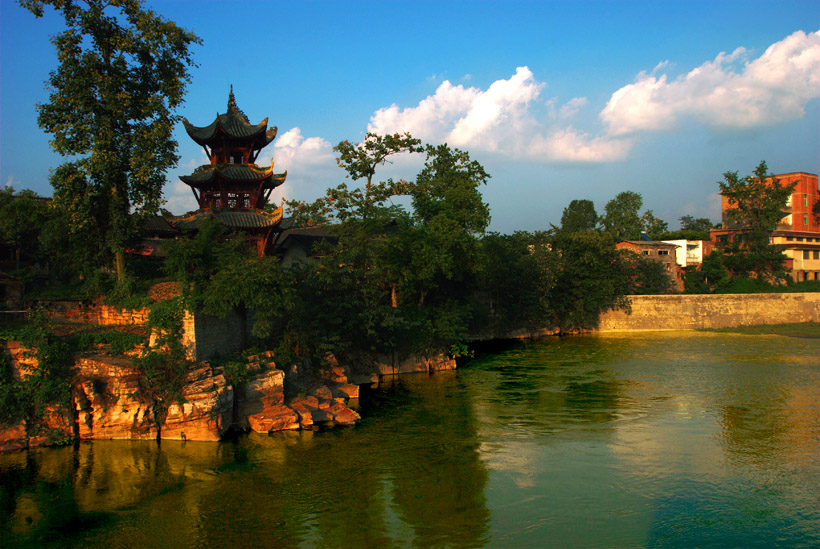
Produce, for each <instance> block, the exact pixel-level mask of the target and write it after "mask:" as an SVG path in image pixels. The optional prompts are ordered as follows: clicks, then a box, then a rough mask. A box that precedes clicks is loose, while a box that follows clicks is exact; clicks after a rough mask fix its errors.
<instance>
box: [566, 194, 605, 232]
mask: <svg viewBox="0 0 820 549" xmlns="http://www.w3.org/2000/svg"><path fill="white" fill-rule="evenodd" d="M598 221H599V218H598V213H597V212H596V211H595V205H594V204H593V203H592V200H573V201H572V202H570V203H569V206H567V207H566V208H564V212H563V214H561V230H562V231H567V232H571V233H575V232H578V231H591V230H593V229H595V228H596V227H597V225H598Z"/></svg>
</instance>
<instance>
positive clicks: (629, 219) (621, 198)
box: [601, 191, 643, 240]
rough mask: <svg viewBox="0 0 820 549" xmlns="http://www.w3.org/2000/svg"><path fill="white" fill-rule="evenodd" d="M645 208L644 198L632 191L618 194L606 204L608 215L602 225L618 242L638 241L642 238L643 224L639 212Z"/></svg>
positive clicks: (603, 219) (606, 214) (605, 208)
mask: <svg viewBox="0 0 820 549" xmlns="http://www.w3.org/2000/svg"><path fill="white" fill-rule="evenodd" d="M641 206H643V198H642V197H641V195H640V194H638V193H635V192H632V191H624V192H621V193H618V194H617V195H616V196H615V198H613V199H612V200H610V201H609V202H607V203H606V206H605V207H604V210H605V211H606V213H605V214H604V216H603V217H602V218H601V223H602V224H603V226H604V229H606V231H607V232H610V233H612V234H613V235H614V236H615V238H616V239H617V240H638V239H639V238H640V237H641V230H642V229H643V223H642V221H641V216H640V214H639V213H638V211H639V210H640V209H641Z"/></svg>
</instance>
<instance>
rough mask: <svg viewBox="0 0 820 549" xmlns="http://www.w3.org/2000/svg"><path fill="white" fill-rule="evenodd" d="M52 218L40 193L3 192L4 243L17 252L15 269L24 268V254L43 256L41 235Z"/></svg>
mask: <svg viewBox="0 0 820 549" xmlns="http://www.w3.org/2000/svg"><path fill="white" fill-rule="evenodd" d="M48 215H49V208H48V204H47V203H46V201H45V200H43V199H42V198H41V197H40V196H39V195H38V194H37V193H35V192H34V191H30V190H28V189H24V190H22V191H20V192H19V193H17V194H15V192H14V189H13V188H11V187H6V188H4V189H0V241H2V242H6V243H8V244H10V245H11V246H12V247H13V248H14V250H15V263H16V265H15V268H17V269H19V268H20V254H21V253H22V252H23V250H26V251H27V252H28V253H29V254H31V255H33V256H35V257H36V256H37V255H39V253H38V252H39V248H40V243H39V235H40V232H41V231H42V228H43V226H44V225H45V223H46V221H47V219H48Z"/></svg>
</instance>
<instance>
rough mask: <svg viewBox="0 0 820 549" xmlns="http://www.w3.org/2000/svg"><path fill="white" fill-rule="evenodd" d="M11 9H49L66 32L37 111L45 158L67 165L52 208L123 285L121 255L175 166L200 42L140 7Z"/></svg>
mask: <svg viewBox="0 0 820 549" xmlns="http://www.w3.org/2000/svg"><path fill="white" fill-rule="evenodd" d="M20 4H21V5H22V6H23V7H25V8H27V9H28V10H30V11H31V12H32V13H33V14H34V15H35V16H36V17H42V16H43V14H44V11H45V7H46V6H51V7H52V8H54V10H56V11H57V12H58V14H59V15H60V16H62V18H63V19H64V21H65V24H66V30H64V31H63V32H61V33H59V34H57V35H56V36H54V37H53V39H52V43H53V44H54V46H55V48H56V50H57V57H58V60H59V65H58V67H57V69H55V70H54V71H52V72H51V74H50V76H49V80H48V86H49V88H50V89H51V96H50V97H49V102H48V103H44V104H41V105H38V107H37V109H38V112H39V117H38V121H39V124H40V126H41V127H42V128H43V129H44V130H46V131H47V132H49V133H51V134H53V136H54V139H53V140H52V141H51V145H52V147H53V148H54V150H55V151H56V152H57V153H59V154H61V155H64V156H68V157H71V158H72V160H70V161H68V162H66V163H65V164H63V165H61V166H60V167H58V168H57V169H56V170H55V171H54V173H53V174H52V177H51V184H52V186H53V187H54V201H55V204H57V205H58V206H59V207H60V208H61V209H63V210H65V212H66V213H67V218H68V227H69V229H70V231H71V233H73V236H75V237H81V238H78V239H76V241H77V242H86V243H88V244H90V245H91V246H92V249H91V250H90V252H89V253H91V254H93V255H96V256H97V257H91V258H88V259H92V260H96V259H107V258H110V257H112V255H113V256H115V257H116V260H117V261H116V267H117V275H118V280H122V278H123V277H124V275H125V265H124V249H125V246H126V244H127V242H128V240H129V238H130V237H131V236H132V235H133V234H134V232H135V230H136V228H137V226H138V223H139V220H140V218H141V217H142V216H144V215H149V214H153V213H155V212H156V211H157V210H158V208H159V206H160V204H161V198H162V186H163V184H164V183H165V170H166V169H167V168H169V167H171V166H174V165H175V164H176V162H177V161H178V156H177V154H176V142H175V141H174V139H173V137H172V131H173V127H174V123H175V122H176V119H177V117H176V116H175V115H174V114H173V112H174V110H175V109H176V108H177V107H178V106H179V105H180V104H181V103H182V98H183V95H184V92H185V87H186V84H187V82H188V81H189V80H190V76H189V74H188V68H189V67H191V66H193V60H192V58H191V55H190V52H189V48H190V46H191V45H192V44H194V43H198V42H199V39H198V38H197V37H196V36H195V35H194V34H193V33H191V32H188V31H185V30H183V29H181V28H179V27H177V26H176V25H175V24H174V23H172V22H170V21H166V20H165V19H163V18H162V17H160V16H158V15H156V14H155V13H154V12H153V11H151V10H147V9H144V8H143V6H142V3H141V2H140V0H108V1H104V0H87V1H86V2H85V3H84V4H80V3H78V2H65V1H63V0H21V1H20ZM97 264H99V263H97Z"/></svg>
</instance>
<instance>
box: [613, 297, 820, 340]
mask: <svg viewBox="0 0 820 549" xmlns="http://www.w3.org/2000/svg"><path fill="white" fill-rule="evenodd" d="M629 299H630V301H631V302H632V307H631V311H630V312H627V311H623V310H615V311H607V312H605V313H603V314H602V315H601V318H600V322H599V325H598V330H597V331H600V332H639V331H655V330H701V329H722V328H736V327H740V326H753V325H769V324H794V323H805V322H815V323H817V322H820V293H817V292H804V293H788V294H708V295H688V294H676V295H640V296H638V295H636V296H630V298H629Z"/></svg>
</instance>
